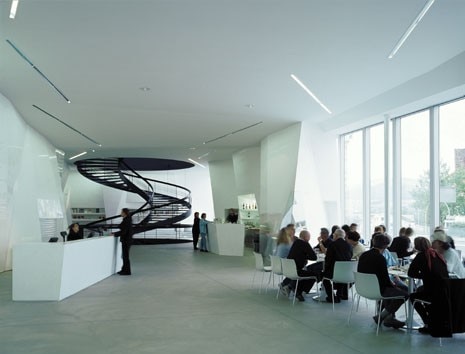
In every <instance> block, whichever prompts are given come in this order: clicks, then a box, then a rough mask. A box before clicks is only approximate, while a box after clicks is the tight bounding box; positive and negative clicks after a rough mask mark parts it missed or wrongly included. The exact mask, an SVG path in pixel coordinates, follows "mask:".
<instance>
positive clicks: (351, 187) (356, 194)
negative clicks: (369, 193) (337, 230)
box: [344, 131, 364, 235]
mask: <svg viewBox="0 0 465 354" xmlns="http://www.w3.org/2000/svg"><path fill="white" fill-rule="evenodd" d="M344 158H345V159H344V222H345V223H347V224H351V223H357V224H358V225H359V231H360V233H361V235H363V232H364V230H363V132H362V131H358V132H355V133H351V134H347V135H345V136H344Z"/></svg>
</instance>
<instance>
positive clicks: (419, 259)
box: [408, 237, 449, 333]
mask: <svg viewBox="0 0 465 354" xmlns="http://www.w3.org/2000/svg"><path fill="white" fill-rule="evenodd" d="M414 245H415V250H417V251H418V254H417V255H416V257H415V258H414V259H413V261H412V263H411V264H410V267H409V270H408V275H409V277H412V278H417V279H422V281H423V285H422V286H420V287H419V288H418V289H417V291H416V292H415V293H413V294H410V301H412V302H413V301H414V300H415V299H421V300H426V301H429V302H431V301H432V300H433V297H434V295H435V293H437V292H436V291H437V290H439V289H441V288H444V287H445V284H444V281H443V280H444V279H447V278H448V277H449V273H448V271H447V265H446V261H445V259H444V258H443V257H442V256H441V255H440V254H439V253H438V252H436V251H435V250H434V249H433V248H432V247H431V243H430V242H429V240H428V239H427V238H426V237H417V238H416V239H415V241H414ZM415 310H416V311H417V312H418V314H419V315H420V317H421V319H422V321H423V323H424V327H422V328H419V329H418V332H420V333H429V326H430V325H431V323H432V320H433V319H432V317H431V305H426V304H424V303H421V302H417V303H415Z"/></svg>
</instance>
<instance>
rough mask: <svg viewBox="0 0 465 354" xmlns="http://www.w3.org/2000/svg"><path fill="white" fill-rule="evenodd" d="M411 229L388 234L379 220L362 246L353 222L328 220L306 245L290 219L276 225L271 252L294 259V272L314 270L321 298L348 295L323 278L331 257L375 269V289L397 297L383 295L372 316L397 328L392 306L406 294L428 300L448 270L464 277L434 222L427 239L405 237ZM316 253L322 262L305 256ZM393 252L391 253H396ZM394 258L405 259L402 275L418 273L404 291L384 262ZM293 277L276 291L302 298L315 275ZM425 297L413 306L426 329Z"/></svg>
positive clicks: (448, 240)
mask: <svg viewBox="0 0 465 354" xmlns="http://www.w3.org/2000/svg"><path fill="white" fill-rule="evenodd" d="M413 235H414V230H413V229H412V228H410V227H408V228H401V229H400V230H399V235H398V236H397V237H395V238H394V239H392V237H390V236H389V235H388V234H387V233H386V229H385V227H384V226H382V225H380V226H377V227H376V228H375V230H374V233H373V235H372V238H371V242H370V247H369V248H368V247H365V246H364V245H363V244H362V243H361V242H360V239H361V237H360V234H359V233H358V232H357V224H355V223H354V224H352V225H350V226H348V225H344V226H343V227H341V228H339V227H338V226H336V225H335V226H333V227H332V228H331V232H329V230H328V229H327V228H321V230H320V235H319V237H318V244H317V245H316V246H315V247H313V248H312V247H311V245H310V243H309V241H310V238H311V235H310V232H309V231H307V230H303V231H301V232H300V234H299V237H296V235H295V227H294V225H293V224H289V225H287V226H286V227H285V228H283V229H281V230H280V231H279V233H278V237H277V247H276V251H275V254H276V255H277V256H279V257H281V258H289V259H294V261H295V263H296V269H297V274H298V275H299V276H302V277H304V276H314V277H315V279H316V281H318V282H320V281H322V280H323V279H324V280H323V281H322V283H323V288H324V289H325V291H326V294H327V296H326V301H327V302H333V299H334V302H335V303H339V302H341V300H347V299H348V293H347V292H348V287H347V284H337V283H335V284H333V288H334V291H335V293H333V294H332V293H331V292H332V291H333V290H332V289H333V288H332V287H331V283H330V281H329V280H327V279H331V278H332V277H333V271H334V265H335V263H336V262H337V261H350V260H356V261H358V265H357V271H358V272H361V273H369V274H375V275H376V277H377V279H378V283H379V288H380V292H381V294H382V295H383V296H386V297H394V296H396V297H398V298H397V299H393V300H385V301H383V307H382V309H381V313H380V314H377V315H375V316H374V317H373V320H374V321H375V322H376V323H378V320H379V322H380V323H383V324H384V325H385V326H386V327H392V328H401V327H403V326H405V322H404V321H400V320H398V319H397V318H396V316H395V314H396V312H397V310H398V309H399V308H400V307H401V306H402V305H403V303H404V302H405V301H406V300H408V299H410V301H412V302H414V300H415V299H421V300H426V301H428V302H431V300H432V299H433V298H434V297H435V296H437V292H438V291H441V289H443V288H444V287H443V284H444V283H443V282H444V279H447V278H449V276H454V277H457V278H464V279H465V267H464V266H463V264H462V261H461V259H460V256H459V254H458V253H457V252H456V251H455V250H454V242H453V240H452V239H451V238H450V237H449V236H448V235H446V233H445V231H444V230H443V229H441V228H440V227H438V228H436V229H435V230H434V233H433V234H432V235H431V237H430V240H431V241H430V240H429V239H428V238H426V237H416V238H415V240H414V242H413V247H412V242H411V237H412V236H413ZM317 253H323V254H324V255H325V257H324V262H309V261H316V260H317V258H318V257H317ZM393 254H397V259H395V258H394V256H393ZM399 260H404V261H405V262H406V263H407V262H408V276H409V277H411V278H415V279H421V282H420V283H421V285H420V286H418V287H417V288H416V289H415V292H413V293H412V294H409V292H408V287H407V285H406V284H405V283H404V282H403V281H402V280H401V279H400V278H399V277H398V276H393V275H390V274H389V272H388V268H389V267H392V266H397V265H399ZM295 283H296V282H295V281H291V280H290V279H287V278H286V279H284V280H283V282H282V283H281V284H280V291H281V293H282V294H283V295H286V296H288V295H289V294H290V292H291V291H295V295H296V298H297V299H298V300H299V301H305V298H304V296H303V293H304V292H306V293H308V292H310V290H311V289H312V287H313V286H314V284H315V280H313V279H311V280H301V281H299V283H298V287H297V288H296V286H295ZM428 302H415V310H416V311H417V312H418V314H419V315H420V317H421V319H422V321H423V323H424V326H423V327H422V328H420V329H419V332H420V333H430V326H431V323H432V321H433V320H434V314H433V312H432V311H431V305H430V304H429V303H428Z"/></svg>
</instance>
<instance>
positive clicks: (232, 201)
mask: <svg viewBox="0 0 465 354" xmlns="http://www.w3.org/2000/svg"><path fill="white" fill-rule="evenodd" d="M209 170H210V179H211V189H212V192H213V205H214V209H215V216H216V217H217V218H222V219H224V211H225V209H229V208H238V205H239V204H238V201H237V188H236V179H235V176H234V165H233V161H232V159H231V160H223V161H212V162H210V163H209ZM207 218H208V219H209V220H212V219H213V217H210V216H209V215H208V214H207Z"/></svg>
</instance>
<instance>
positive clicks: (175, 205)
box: [75, 158, 192, 233]
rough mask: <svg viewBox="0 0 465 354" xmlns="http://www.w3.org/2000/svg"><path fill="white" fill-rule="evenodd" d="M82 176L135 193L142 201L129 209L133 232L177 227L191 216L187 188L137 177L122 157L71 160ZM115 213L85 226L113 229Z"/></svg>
mask: <svg viewBox="0 0 465 354" xmlns="http://www.w3.org/2000/svg"><path fill="white" fill-rule="evenodd" d="M75 165H76V166H77V169H78V171H79V172H80V173H81V174H82V175H83V176H84V177H86V178H88V179H90V180H92V181H94V182H97V183H100V184H103V185H105V186H108V187H111V188H116V189H120V190H124V191H127V192H130V193H135V194H137V195H139V196H140V197H141V198H142V199H143V200H144V201H145V202H144V203H143V205H142V206H141V207H139V208H138V209H136V210H131V215H132V219H133V228H134V233H141V232H146V231H149V230H153V229H159V228H177V227H182V226H183V225H181V224H178V222H179V221H181V220H184V219H186V218H187V217H189V216H190V215H191V212H192V210H191V191H190V190H189V189H187V188H184V187H181V186H178V185H175V184H171V183H167V182H162V181H157V180H154V179H150V178H146V177H143V176H141V175H140V174H139V173H138V172H137V171H135V170H134V169H133V168H131V167H130V166H129V165H128V164H127V163H126V162H125V160H124V158H102V159H87V160H81V161H77V162H75ZM119 217H120V215H115V216H112V217H109V218H105V219H102V220H98V221H94V222H91V223H88V224H85V225H81V226H82V227H84V228H87V229H91V230H99V229H114V228H116V226H117V224H115V223H113V220H114V219H117V218H119Z"/></svg>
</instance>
